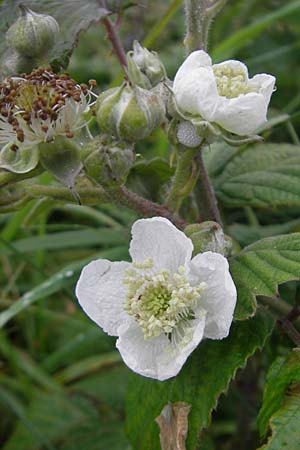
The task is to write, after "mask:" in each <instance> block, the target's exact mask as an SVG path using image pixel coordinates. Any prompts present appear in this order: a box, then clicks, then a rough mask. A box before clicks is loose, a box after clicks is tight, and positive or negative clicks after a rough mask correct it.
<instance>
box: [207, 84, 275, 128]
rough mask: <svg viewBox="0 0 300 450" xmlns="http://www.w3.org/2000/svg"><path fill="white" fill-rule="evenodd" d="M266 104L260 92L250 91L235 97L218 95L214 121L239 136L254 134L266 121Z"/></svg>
mask: <svg viewBox="0 0 300 450" xmlns="http://www.w3.org/2000/svg"><path fill="white" fill-rule="evenodd" d="M267 109H268V104H267V103H266V101H265V98H264V96H263V95H262V94H259V93H254V92H250V93H249V94H241V95H239V96H238V97H235V98H226V97H220V103H219V107H218V110H217V112H216V114H215V122H216V123H217V124H219V125H221V127H223V128H224V129H225V130H227V131H230V132H231V133H235V134H238V135H240V136H245V135H251V134H254V133H255V131H256V130H257V129H258V128H259V127H261V126H262V125H263V124H264V123H265V122H266V121H267Z"/></svg>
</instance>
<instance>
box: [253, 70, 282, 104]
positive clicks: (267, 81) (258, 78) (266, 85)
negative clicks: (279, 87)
mask: <svg viewBox="0 0 300 450" xmlns="http://www.w3.org/2000/svg"><path fill="white" fill-rule="evenodd" d="M250 81H251V82H253V83H255V84H256V85H258V86H259V93H260V94H262V95H263V96H264V99H265V102H266V104H267V105H268V104H269V103H270V99H271V95H272V93H273V92H274V88H275V82H276V78H275V77H273V75H268V74H266V73H260V74H259V75H255V76H254V77H253V78H251V80H250Z"/></svg>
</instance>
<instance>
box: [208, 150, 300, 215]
mask: <svg viewBox="0 0 300 450" xmlns="http://www.w3.org/2000/svg"><path fill="white" fill-rule="evenodd" d="M208 169H209V170H210V174H211V176H212V178H213V183H214V187H215V190H216V194H217V196H218V198H219V200H220V201H221V202H222V203H223V204H224V205H226V206H253V207H257V208H270V207H276V206H293V205H299V204H300V148H299V147H298V146H296V145H291V144H257V145H255V146H250V147H247V148H245V147H240V148H238V149H232V148H229V147H228V146H225V145H221V146H220V145H218V146H215V147H214V148H213V151H212V152H211V154H210V155H208Z"/></svg>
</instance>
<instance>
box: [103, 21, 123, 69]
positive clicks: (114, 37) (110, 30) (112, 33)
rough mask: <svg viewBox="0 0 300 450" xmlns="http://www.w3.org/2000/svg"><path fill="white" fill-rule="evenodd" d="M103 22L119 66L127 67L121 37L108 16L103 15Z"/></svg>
mask: <svg viewBox="0 0 300 450" xmlns="http://www.w3.org/2000/svg"><path fill="white" fill-rule="evenodd" d="M103 23H104V25H105V28H106V31H107V36H108V39H109V40H110V42H111V43H112V46H113V49H114V52H115V54H116V55H117V57H118V59H119V61H120V64H121V66H122V67H123V68H124V69H126V67H127V59H126V53H125V50H124V48H123V45H122V42H121V39H120V37H119V35H118V33H117V29H116V26H115V25H114V24H113V22H112V21H111V20H110V19H109V18H108V17H105V19H103Z"/></svg>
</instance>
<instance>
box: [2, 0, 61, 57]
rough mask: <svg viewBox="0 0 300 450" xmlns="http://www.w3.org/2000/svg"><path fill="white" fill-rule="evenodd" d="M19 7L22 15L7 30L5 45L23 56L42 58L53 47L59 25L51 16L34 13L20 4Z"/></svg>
mask: <svg viewBox="0 0 300 450" xmlns="http://www.w3.org/2000/svg"><path fill="white" fill-rule="evenodd" d="M19 7H20V9H21V13H22V15H21V17H19V18H18V20H17V21H16V22H15V23H14V24H13V25H12V26H11V27H10V28H9V29H8V31H7V33H6V40H7V43H8V45H9V46H10V47H12V48H13V49H14V50H15V51H17V52H18V53H20V54H21V55H23V56H28V57H32V58H33V57H42V56H44V54H45V53H47V52H48V51H49V50H51V48H52V47H53V45H54V43H55V40H56V36H57V34H58V33H59V25H58V23H57V22H56V20H55V19H54V17H52V16H49V15H46V14H38V13H35V12H33V11H31V10H30V9H29V8H27V7H26V6H24V5H22V4H21V5H19Z"/></svg>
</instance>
